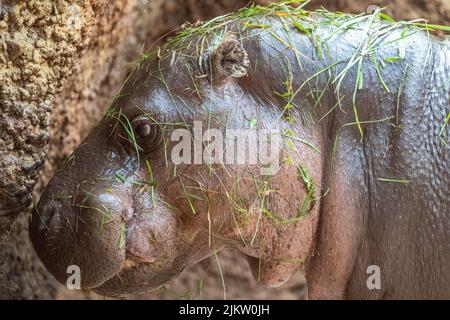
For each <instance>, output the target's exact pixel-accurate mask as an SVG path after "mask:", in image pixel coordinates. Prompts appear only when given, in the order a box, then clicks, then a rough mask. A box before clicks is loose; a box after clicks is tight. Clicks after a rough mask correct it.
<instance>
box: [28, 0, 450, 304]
mask: <svg viewBox="0 0 450 320" xmlns="http://www.w3.org/2000/svg"><path fill="white" fill-rule="evenodd" d="M426 28H427V27H426V25H421V24H418V23H412V22H394V21H393V20H391V19H390V18H389V17H387V16H386V15H384V14H382V13H380V11H375V12H374V13H373V14H368V15H356V16H354V15H347V14H341V13H333V12H328V11H326V10H319V11H315V12H309V11H304V10H303V9H301V8H292V7H290V6H288V5H285V4H274V5H271V6H269V7H258V6H253V7H251V8H246V9H242V10H240V11H238V12H236V13H232V14H229V15H226V16H222V17H218V18H215V19H213V20H211V21H209V22H206V23H198V24H194V25H186V26H184V27H183V28H182V29H181V31H180V32H179V33H177V34H176V35H175V36H173V37H172V38H170V39H168V41H167V42H166V43H165V44H164V45H162V46H161V47H160V48H156V49H154V50H152V51H150V52H149V53H147V54H145V55H143V56H142V58H141V59H140V61H139V62H138V63H137V64H136V66H135V68H134V70H133V71H132V72H131V73H130V75H129V77H128V78H127V80H126V82H125V84H124V85H123V87H122V88H121V90H120V92H119V93H118V94H117V96H116V97H115V99H114V101H113V103H112V104H111V105H110V107H109V108H108V110H107V111H106V114H105V116H104V118H103V119H102V120H101V121H100V123H99V124H98V125H97V126H96V128H95V129H94V130H93V131H92V132H91V133H90V135H89V136H88V137H87V138H86V140H85V141H84V142H83V143H82V144H81V145H80V146H79V148H78V149H77V150H76V151H75V152H74V154H73V155H72V156H71V157H70V158H69V159H68V160H67V161H66V162H65V164H64V166H63V168H62V169H61V170H59V171H58V172H57V174H56V175H55V177H54V178H53V179H52V180H51V182H50V183H49V184H48V186H47V188H46V190H45V191H44V192H43V194H42V195H41V198H40V201H39V203H38V205H37V206H36V208H35V209H34V212H33V216H32V220H31V225H30V235H31V240H32V242H33V245H34V247H35V249H36V251H37V253H38V255H39V257H40V258H41V259H42V261H43V262H44V264H45V266H46V267H47V268H48V270H49V271H50V272H51V273H52V274H53V275H54V276H55V278H56V279H58V280H59V281H60V282H62V283H64V284H65V283H66V281H67V279H68V277H69V275H70V272H69V271H70V270H73V268H79V271H80V276H81V288H92V289H93V290H95V291H96V292H98V293H100V294H103V295H110V296H119V295H125V294H130V293H142V292H146V291H149V290H152V289H155V288H158V287H161V286H162V285H164V284H165V283H167V282H168V281H169V280H171V279H173V278H174V277H176V276H177V275H178V274H179V273H180V272H181V271H182V270H183V269H184V268H186V267H187V266H189V265H192V264H195V263H197V262H198V261H201V260H202V259H205V258H206V257H208V256H210V255H213V254H215V253H216V252H217V251H218V250H220V249H222V248H225V247H233V248H236V249H238V250H240V251H241V252H242V253H244V254H245V255H246V256H247V257H248V261H249V264H250V266H251V268H252V272H253V274H254V276H255V278H256V279H257V280H258V281H259V282H260V283H261V284H263V285H266V286H273V287H275V286H280V285H282V284H283V283H285V282H286V281H287V280H288V279H289V278H290V277H291V275H292V274H294V273H295V272H296V271H298V270H301V271H303V272H304V273H305V275H306V279H307V286H308V297H309V298H310V299H323V298H327V299H355V298H357V299H361V298H362V299H365V298H367V299H382V298H386V299H389V298H450V272H449V270H450V207H449V203H450V202H449V155H450V150H449V146H448V134H449V129H448V126H447V123H448V121H449V112H450V107H449V95H450V44H449V41H448V39H447V40H442V39H438V38H435V37H434V36H432V35H430V32H429V30H426ZM71 268H72V269H71Z"/></svg>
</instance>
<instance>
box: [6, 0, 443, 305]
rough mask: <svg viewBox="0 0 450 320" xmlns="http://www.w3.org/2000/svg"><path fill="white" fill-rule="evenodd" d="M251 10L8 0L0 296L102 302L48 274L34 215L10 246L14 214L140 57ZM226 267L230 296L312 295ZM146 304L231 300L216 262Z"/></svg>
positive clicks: (332, 0)
mask: <svg viewBox="0 0 450 320" xmlns="http://www.w3.org/2000/svg"><path fill="white" fill-rule="evenodd" d="M248 2H249V1H247V0H126V1H106V0H101V1H98V0H97V1H94V0H84V1H83V0H80V1H69V0H57V1H55V0H41V1H34V0H30V1H12V0H7V1H1V2H0V106H1V112H0V177H1V179H0V264H1V262H2V261H3V260H4V261H5V263H4V264H3V265H2V266H1V267H0V298H2V297H7V298H51V297H54V296H55V294H56V297H59V298H74V297H76V298H99V297H98V296H96V295H95V294H92V293H91V292H82V293H80V292H78V293H74V292H73V291H68V290H66V289H64V288H63V287H62V286H60V285H56V283H55V281H54V280H53V279H52V278H51V276H49V275H48V273H47V272H45V271H44V269H43V267H42V265H41V264H40V262H39V261H38V259H37V257H36V255H35V254H34V251H33V250H32V248H31V245H30V243H29V240H28V236H27V221H28V213H26V212H25V213H22V214H21V216H20V217H19V219H17V221H16V222H15V223H14V225H13V227H12V231H11V239H10V241H9V243H8V244H6V243H5V240H4V239H6V238H5V237H6V235H5V232H4V231H5V230H6V229H8V227H9V225H10V224H11V222H12V220H13V218H14V217H15V214H13V213H14V212H17V211H18V210H19V209H20V208H21V207H23V206H24V205H26V204H27V203H28V202H29V201H30V197H29V195H28V192H29V191H30V190H31V188H32V187H33V185H34V184H35V182H36V174H37V172H38V170H39V167H40V164H41V163H42V159H43V157H44V155H45V151H46V147H47V145H48V143H49V152H48V159H47V161H46V163H45V167H44V170H43V171H42V173H41V177H40V178H41V179H40V183H39V185H38V186H37V188H36V194H38V193H39V192H40V191H41V190H42V188H43V186H44V185H45V184H46V182H47V181H48V180H49V179H50V178H51V176H52V174H53V172H54V170H55V168H56V167H57V166H58V164H59V163H60V162H61V161H62V160H63V159H64V158H65V157H66V156H67V155H69V154H70V153H71V152H72V151H73V149H74V148H76V146H77V145H78V144H79V143H80V141H81V140H82V139H83V138H84V137H85V136H86V134H87V133H88V132H89V130H90V129H91V128H92V126H93V125H94V124H95V123H96V122H97V120H98V119H99V118H100V117H101V115H102V113H103V110H104V109H105V107H106V106H107V104H108V102H109V101H110V100H111V98H112V96H113V95H114V93H115V92H117V90H118V88H119V86H120V84H121V83H122V81H123V79H124V77H125V74H126V70H127V69H128V66H129V63H132V62H133V61H134V60H136V57H137V56H138V54H139V52H140V51H144V50H145V49H146V48H148V47H149V46H150V45H151V44H152V43H153V42H155V41H156V40H157V39H159V38H160V37H162V36H164V35H165V34H166V33H167V32H169V31H171V30H172V29H174V28H176V27H178V26H179V25H181V24H182V23H183V22H185V21H187V20H189V21H191V22H195V21H196V20H199V19H200V20H206V19H208V18H210V17H212V16H215V15H219V14H222V13H224V12H226V11H232V10H234V9H237V8H239V7H241V6H243V5H245V4H247V3H248ZM256 2H259V3H263V2H266V3H267V2H270V1H268V0H260V1H256ZM320 5H323V6H325V7H326V8H327V9H330V10H340V11H346V12H358V13H359V12H362V11H366V9H367V7H368V6H369V5H378V6H380V7H387V11H386V12H387V13H389V14H390V15H392V16H393V17H395V18H397V19H416V18H419V17H423V18H427V19H428V20H429V21H430V23H440V24H445V25H449V24H450V1H448V0H358V1H355V0H313V1H312V2H311V4H310V5H309V6H308V8H314V7H318V6H320ZM50 112H51V117H50ZM50 118H51V120H52V121H50V120H49V119H50ZM50 123H51V127H50V132H49V131H48V127H49V124H50ZM49 137H50V138H49ZM14 209H17V210H14ZM2 239H3V241H2ZM2 254H3V255H5V256H4V257H3V259H2ZM220 260H221V265H222V269H223V270H224V276H225V285H226V288H227V295H228V297H229V298H287V299H289V298H292V299H298V298H302V297H304V294H305V292H304V280H303V279H302V278H301V277H296V278H295V279H292V280H291V281H290V282H289V283H288V284H287V285H286V286H284V287H282V288H280V289H277V290H273V289H263V288H261V287H260V286H258V284H257V283H256V281H254V280H253V279H252V277H251V276H250V271H249V269H248V266H247V263H246V261H245V260H244V259H243V257H242V256H241V255H238V254H236V253H233V252H224V253H223V254H220ZM208 266H209V267H208ZM202 279H203V280H202ZM200 282H202V283H203V285H202V286H200ZM200 287H202V288H203V290H202V295H199V288H200ZM185 293H190V294H191V295H190V294H185ZM142 297H143V298H189V297H202V298H219V299H221V298H223V288H222V283H221V278H220V275H219V273H218V270H217V264H216V261H215V258H214V257H213V258H211V259H208V260H206V261H205V262H203V263H201V264H199V265H197V266H194V267H192V268H190V269H189V270H186V271H185V272H184V273H183V274H182V275H181V276H180V277H179V278H178V279H176V280H175V281H174V282H173V284H171V285H169V286H168V290H160V291H157V292H155V293H152V294H149V295H144V296H142Z"/></svg>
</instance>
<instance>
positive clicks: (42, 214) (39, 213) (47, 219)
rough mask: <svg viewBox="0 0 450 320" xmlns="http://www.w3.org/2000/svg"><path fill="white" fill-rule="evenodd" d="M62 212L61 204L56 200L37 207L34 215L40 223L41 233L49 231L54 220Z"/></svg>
mask: <svg viewBox="0 0 450 320" xmlns="http://www.w3.org/2000/svg"><path fill="white" fill-rule="evenodd" d="M60 211H61V204H60V203H59V202H57V201H55V200H50V201H49V202H48V203H46V204H45V205H43V206H39V205H37V206H36V207H34V208H33V211H32V214H33V216H35V217H36V218H37V219H38V221H39V222H40V223H39V231H42V230H44V229H48V228H49V225H50V223H51V221H52V219H53V218H55V217H57V215H58V213H59V212H60Z"/></svg>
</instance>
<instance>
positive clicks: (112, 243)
mask: <svg viewBox="0 0 450 320" xmlns="http://www.w3.org/2000/svg"><path fill="white" fill-rule="evenodd" d="M56 194H58V193H56ZM60 194H64V192H60ZM131 215H132V205H131V204H130V203H129V201H128V200H127V199H126V197H124V195H118V194H117V195H115V194H113V193H107V192H105V193H100V194H97V195H94V194H87V193H83V192H82V193H81V194H79V195H77V196H76V197H75V200H73V199H71V198H70V197H66V198H64V196H63V195H62V196H60V197H55V192H53V197H52V198H50V193H47V192H46V193H44V195H43V196H42V198H41V201H40V202H39V204H38V205H37V206H36V208H35V209H34V211H33V218H32V221H31V225H30V235H31V240H32V242H33V245H34V247H35V249H36V252H37V253H38V255H39V257H40V258H41V260H42V261H43V263H44V264H45V266H46V267H47V268H48V270H49V271H50V272H51V273H52V274H53V275H54V276H55V278H56V279H57V280H58V281H60V282H61V283H63V284H64V283H66V281H67V278H68V276H69V274H68V268H69V267H70V266H77V267H79V268H80V274H81V287H82V288H94V287H97V286H99V285H101V284H103V283H104V282H105V281H107V280H108V279H110V278H111V277H112V276H114V275H115V274H116V273H117V272H118V271H119V270H120V268H121V266H122V264H123V262H124V261H125V251H126V249H125V234H124V232H125V231H124V230H125V225H126V222H127V220H128V219H129V217H130V216H131Z"/></svg>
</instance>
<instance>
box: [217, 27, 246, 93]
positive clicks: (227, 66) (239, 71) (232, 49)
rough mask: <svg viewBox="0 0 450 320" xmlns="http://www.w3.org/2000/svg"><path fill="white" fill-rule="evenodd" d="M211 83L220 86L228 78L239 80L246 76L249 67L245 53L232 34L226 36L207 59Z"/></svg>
mask: <svg viewBox="0 0 450 320" xmlns="http://www.w3.org/2000/svg"><path fill="white" fill-rule="evenodd" d="M209 60H210V61H209V63H210V68H211V75H212V81H213V83H215V84H220V83H222V82H224V81H225V80H227V79H228V78H229V77H233V78H240V77H243V76H246V75H247V69H248V66H249V65H250V61H249V59H248V55H247V51H245V49H244V48H243V46H242V44H241V43H240V42H239V40H238V39H237V38H236V36H235V35H234V34H231V35H228V36H227V37H226V38H225V39H224V40H223V41H222V43H221V44H220V45H219V46H218V47H217V48H216V49H214V51H213V52H212V53H211V55H210V58H209Z"/></svg>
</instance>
